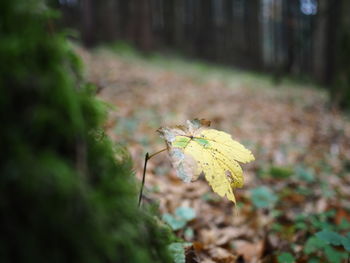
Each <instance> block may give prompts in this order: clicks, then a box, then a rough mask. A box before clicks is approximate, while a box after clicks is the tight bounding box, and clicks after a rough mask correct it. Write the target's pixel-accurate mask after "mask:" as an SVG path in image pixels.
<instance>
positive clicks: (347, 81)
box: [328, 0, 350, 109]
mask: <svg viewBox="0 0 350 263" xmlns="http://www.w3.org/2000/svg"><path fill="white" fill-rule="evenodd" d="M340 2H341V4H340V5H339V7H338V8H337V9H336V12H335V14H338V16H337V17H338V19H339V23H336V24H337V25H338V27H337V30H336V32H337V35H336V38H335V39H336V41H335V44H334V46H335V50H336V56H335V59H334V60H332V62H333V63H334V65H333V67H330V68H329V70H332V72H328V73H329V74H330V76H332V75H334V78H333V79H332V84H333V85H332V88H331V90H330V94H331V99H332V103H333V105H335V106H337V107H340V108H342V109H350V16H349V14H350V1H348V0H342V1H340ZM335 14H334V15H335Z"/></svg>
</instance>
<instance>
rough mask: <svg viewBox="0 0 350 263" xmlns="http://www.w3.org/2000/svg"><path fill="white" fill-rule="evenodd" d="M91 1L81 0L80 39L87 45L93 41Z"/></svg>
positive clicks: (92, 43)
mask: <svg viewBox="0 0 350 263" xmlns="http://www.w3.org/2000/svg"><path fill="white" fill-rule="evenodd" d="M92 2H93V1H92V0H81V17H82V30H81V32H82V40H83V43H84V45H85V46H87V47H91V46H93V45H94V43H95V37H94V32H95V31H94V24H93V20H94V19H93V4H92Z"/></svg>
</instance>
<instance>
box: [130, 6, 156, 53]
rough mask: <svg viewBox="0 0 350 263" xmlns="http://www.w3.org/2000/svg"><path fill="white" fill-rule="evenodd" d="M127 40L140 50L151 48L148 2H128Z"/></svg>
mask: <svg viewBox="0 0 350 263" xmlns="http://www.w3.org/2000/svg"><path fill="white" fill-rule="evenodd" d="M129 2H130V17H129V21H130V23H129V26H128V38H129V39H130V40H131V41H132V42H134V43H135V44H136V46H137V47H138V48H140V49H142V50H145V51H150V50H151V48H152V47H153V34H152V20H151V6H150V5H151V3H150V0H130V1H129Z"/></svg>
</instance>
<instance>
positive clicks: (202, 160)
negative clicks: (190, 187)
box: [158, 119, 254, 203]
mask: <svg viewBox="0 0 350 263" xmlns="http://www.w3.org/2000/svg"><path fill="white" fill-rule="evenodd" d="M209 126H210V121H207V120H204V119H202V120H198V119H194V120H192V121H187V126H182V125H179V126H175V127H164V128H160V129H158V132H159V133H160V135H161V136H162V137H163V138H164V139H165V141H166V144H167V148H168V151H169V154H170V157H171V159H172V163H173V166H174V167H175V169H176V172H177V175H178V176H179V177H180V178H181V179H182V180H183V181H185V182H190V181H194V180H196V179H197V178H198V176H199V175H201V174H204V176H205V178H206V180H207V181H208V182H209V184H210V186H211V187H212V189H213V191H214V192H216V193H217V194H219V195H220V196H226V197H227V198H228V199H229V200H231V201H233V202H234V203H235V202H236V199H235V196H234V194H233V189H234V188H237V187H242V186H243V183H244V180H243V171H242V168H241V167H240V165H239V164H238V162H240V163H248V162H250V161H253V160H254V156H253V154H252V153H251V152H250V151H249V150H247V149H246V148H245V147H244V146H243V145H242V144H240V143H239V142H237V141H234V140H233V139H232V137H231V135H229V134H227V133H225V132H222V131H218V130H215V129H210V128H208V127H209Z"/></svg>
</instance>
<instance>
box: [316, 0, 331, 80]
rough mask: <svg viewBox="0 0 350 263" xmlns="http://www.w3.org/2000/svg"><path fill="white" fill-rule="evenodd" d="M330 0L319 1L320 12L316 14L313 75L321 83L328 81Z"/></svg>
mask: <svg viewBox="0 0 350 263" xmlns="http://www.w3.org/2000/svg"><path fill="white" fill-rule="evenodd" d="M328 2H329V0H319V1H318V13H317V16H316V22H315V28H314V31H313V32H314V34H313V40H314V41H313V43H314V45H313V54H314V55H313V67H312V68H313V77H314V78H315V79H316V80H317V81H318V82H320V83H324V82H325V81H326V76H325V70H326V64H327V61H326V56H325V55H324V54H326V48H327V46H326V44H327V10H328V5H327V4H328Z"/></svg>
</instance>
